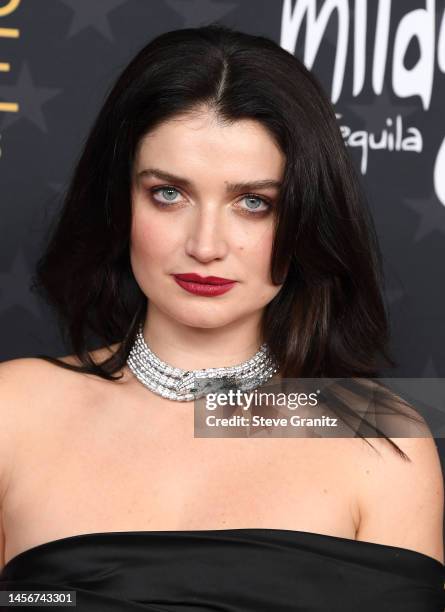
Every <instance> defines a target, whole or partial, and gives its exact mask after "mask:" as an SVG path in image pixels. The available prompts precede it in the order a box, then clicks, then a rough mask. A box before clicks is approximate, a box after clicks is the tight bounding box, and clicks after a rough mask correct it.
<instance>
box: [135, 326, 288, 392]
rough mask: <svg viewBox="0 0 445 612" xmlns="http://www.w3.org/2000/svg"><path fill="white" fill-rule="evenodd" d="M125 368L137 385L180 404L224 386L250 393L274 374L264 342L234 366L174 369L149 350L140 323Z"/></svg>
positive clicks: (276, 366)
mask: <svg viewBox="0 0 445 612" xmlns="http://www.w3.org/2000/svg"><path fill="white" fill-rule="evenodd" d="M127 365H128V367H129V368H130V370H131V371H132V372H133V374H134V375H135V377H136V378H137V379H138V380H139V382H141V383H142V384H143V385H145V386H146V387H147V388H148V389H150V390H151V391H153V393H156V394H158V395H161V396H162V397H165V398H167V399H171V400H177V401H181V402H183V401H192V400H196V399H199V398H201V397H203V396H204V395H206V393H209V392H211V391H215V390H217V389H221V388H224V385H226V387H227V386H228V387H236V388H237V389H241V390H243V391H250V390H252V389H256V388H257V387H259V386H261V385H262V384H264V383H265V382H266V381H267V380H269V379H270V378H271V377H272V376H273V375H274V373H275V372H277V371H278V365H277V363H276V361H275V360H274V358H273V357H272V355H271V353H270V351H269V348H268V346H267V344H266V343H263V344H262V345H261V347H260V348H259V350H258V351H257V352H256V353H255V355H253V357H250V359H247V361H244V362H242V363H240V364H237V365H234V366H226V367H222V368H205V369H201V370H183V369H181V368H175V367H173V366H171V365H169V364H168V363H166V362H165V361H162V360H161V359H159V357H157V356H156V355H155V354H154V353H153V351H151V350H150V348H149V347H148V346H147V343H146V342H145V338H144V335H143V325H142V324H140V325H139V328H138V331H137V334H136V339H135V342H134V344H133V346H132V348H131V350H130V353H129V355H128V359H127Z"/></svg>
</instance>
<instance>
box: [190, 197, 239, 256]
mask: <svg viewBox="0 0 445 612" xmlns="http://www.w3.org/2000/svg"><path fill="white" fill-rule="evenodd" d="M225 236H226V228H225V227H224V219H223V211H222V210H221V209H219V208H218V207H210V206H207V207H206V206H202V207H196V208H195V210H194V211H193V214H192V215H190V218H189V225H188V227H187V239H186V247H185V248H186V252H187V254H188V255H190V256H191V257H194V258H195V259H197V260H199V261H201V262H204V263H205V262H208V261H212V260H213V259H223V258H224V257H225V255H226V254H227V250H228V243H227V241H226V238H225Z"/></svg>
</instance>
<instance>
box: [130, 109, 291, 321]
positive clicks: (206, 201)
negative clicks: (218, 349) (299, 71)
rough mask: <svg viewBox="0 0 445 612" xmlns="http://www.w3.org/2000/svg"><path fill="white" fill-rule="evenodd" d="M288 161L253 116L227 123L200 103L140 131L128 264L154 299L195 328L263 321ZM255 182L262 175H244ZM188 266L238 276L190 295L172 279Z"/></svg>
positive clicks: (190, 269) (275, 288)
mask: <svg viewBox="0 0 445 612" xmlns="http://www.w3.org/2000/svg"><path fill="white" fill-rule="evenodd" d="M284 165H285V157H284V155H283V153H282V152H281V150H280V149H279V148H278V147H277V145H276V144H275V143H274V141H273V139H272V138H271V136H270V135H269V134H268V132H267V131H266V129H265V128H264V127H263V126H262V125H261V124H260V123H259V122H256V121H253V120H241V121H237V122H236V123H234V124H232V125H225V126H223V125H221V124H218V123H217V121H216V119H215V117H214V115H212V114H210V113H206V112H203V113H202V114H201V115H193V116H191V115H188V116H181V117H176V118H174V119H172V120H169V121H166V122H164V123H163V124H161V125H159V126H158V127H157V128H156V129H154V130H153V131H151V132H150V133H148V134H147V135H146V136H145V137H144V138H143V139H142V140H141V142H140V143H139V147H138V150H137V155H136V159H135V164H134V168H133V182H132V207H133V214H132V228H131V264H132V269H133V273H134V276H135V278H136V281H137V282H138V284H139V286H140V288H141V290H142V291H143V292H144V294H145V295H146V296H147V297H148V299H149V302H150V303H151V304H154V305H155V307H157V308H159V309H160V310H161V311H162V312H163V313H164V314H166V315H167V316H169V317H173V318H174V319H175V320H176V321H178V322H181V323H183V324H185V325H189V326H193V327H203V328H213V327H219V326H223V325H227V324H230V323H235V322H236V321H241V320H246V318H249V317H257V318H258V320H259V318H260V315H261V311H262V309H263V308H264V307H265V306H266V305H267V304H268V303H269V302H270V301H271V300H272V299H273V297H274V296H275V295H276V294H277V293H278V292H279V290H280V288H281V285H273V284H272V281H271V278H270V259H271V247H272V239H273V232H274V207H276V205H277V201H278V195H279V183H280V181H281V180H282V177H283V173H284ZM266 181H267V182H268V183H272V182H273V183H274V184H269V185H267V184H266V183H265V182H266ZM257 182H258V183H259V182H264V184H263V185H261V184H258V185H242V184H241V183H245V184H247V183H257ZM187 273H195V274H199V275H200V276H217V277H222V278H225V279H231V280H234V281H236V282H235V284H234V285H233V286H232V288H231V289H230V290H229V291H227V292H226V293H223V294H220V295H216V296H202V295H196V294H194V293H190V292H189V291H188V290H186V289H184V288H183V287H182V286H180V285H179V284H178V283H177V281H176V280H175V277H174V275H176V274H187Z"/></svg>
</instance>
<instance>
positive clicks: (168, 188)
mask: <svg viewBox="0 0 445 612" xmlns="http://www.w3.org/2000/svg"><path fill="white" fill-rule="evenodd" d="M172 191H173V192H175V193H173V197H172V193H171V192H172ZM158 192H163V193H164V194H165V193H166V192H167V193H168V194H169V195H167V196H166V199H167V200H168V201H169V202H172V201H173V200H174V198H175V195H176V194H177V193H179V191H178V190H177V189H175V188H174V187H158V188H157V189H153V193H158ZM161 203H162V202H161Z"/></svg>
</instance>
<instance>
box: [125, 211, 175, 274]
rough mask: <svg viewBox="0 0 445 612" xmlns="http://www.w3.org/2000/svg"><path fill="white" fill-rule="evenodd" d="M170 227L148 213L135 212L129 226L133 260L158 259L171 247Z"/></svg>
mask: <svg viewBox="0 0 445 612" xmlns="http://www.w3.org/2000/svg"><path fill="white" fill-rule="evenodd" d="M171 239H172V234H171V227H170V229H169V228H167V227H166V224H165V223H159V222H157V221H156V219H152V218H150V219H149V218H148V215H143V214H135V215H134V216H133V220H132V226H131V256H132V259H134V260H135V261H144V262H147V261H149V260H150V261H159V260H160V259H162V258H163V257H164V256H165V255H166V254H167V253H168V251H169V249H170V248H171V245H170V242H171Z"/></svg>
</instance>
